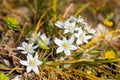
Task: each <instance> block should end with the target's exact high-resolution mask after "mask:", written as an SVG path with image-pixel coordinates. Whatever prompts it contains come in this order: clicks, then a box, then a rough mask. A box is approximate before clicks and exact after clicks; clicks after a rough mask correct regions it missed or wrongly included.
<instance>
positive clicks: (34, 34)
mask: <svg viewBox="0 0 120 80" xmlns="http://www.w3.org/2000/svg"><path fill="white" fill-rule="evenodd" d="M40 34H41V32H38V33H37V34H36V33H30V38H26V40H30V41H31V42H35V41H36V40H38V39H39V37H40Z"/></svg>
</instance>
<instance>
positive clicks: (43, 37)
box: [40, 33, 50, 45]
mask: <svg viewBox="0 0 120 80" xmlns="http://www.w3.org/2000/svg"><path fill="white" fill-rule="evenodd" d="M40 38H41V40H42V41H43V42H44V44H45V45H49V44H50V38H47V37H46V35H45V33H43V34H42V35H41V36H40Z"/></svg>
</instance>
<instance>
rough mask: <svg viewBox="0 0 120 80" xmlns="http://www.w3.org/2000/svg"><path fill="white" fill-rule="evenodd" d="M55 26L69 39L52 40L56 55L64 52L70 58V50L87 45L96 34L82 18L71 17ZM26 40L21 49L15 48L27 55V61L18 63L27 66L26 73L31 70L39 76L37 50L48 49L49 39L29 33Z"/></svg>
mask: <svg viewBox="0 0 120 80" xmlns="http://www.w3.org/2000/svg"><path fill="white" fill-rule="evenodd" d="M55 25H56V26H57V27H59V28H61V29H63V30H64V32H63V34H64V35H67V36H68V37H69V39H67V38H66V37H63V39H62V40H61V39H58V38H55V39H54V42H55V44H56V45H57V46H58V48H57V50H56V53H61V52H64V53H65V55H66V56H71V50H77V49H78V48H79V47H80V45H82V44H84V43H88V40H90V39H91V38H92V37H93V35H95V32H96V31H95V30H94V29H92V28H90V27H89V26H88V24H87V23H86V22H85V21H84V20H83V18H74V17H72V16H71V17H70V18H69V19H67V20H66V21H65V22H62V21H57V22H56V24H55ZM26 40H27V42H25V41H24V42H22V47H17V49H19V50H21V53H22V54H27V60H26V61H24V60H20V63H21V64H22V65H24V66H27V68H26V70H27V73H29V72H30V71H31V70H33V71H34V72H35V73H36V74H39V69H38V66H39V65H41V64H42V63H43V62H42V61H40V60H39V59H38V57H39V56H38V55H39V54H38V48H41V49H49V47H48V45H50V44H51V42H50V38H47V37H46V35H45V34H44V33H43V34H41V32H38V33H37V34H35V33H31V34H30V38H26ZM68 67H69V66H68Z"/></svg>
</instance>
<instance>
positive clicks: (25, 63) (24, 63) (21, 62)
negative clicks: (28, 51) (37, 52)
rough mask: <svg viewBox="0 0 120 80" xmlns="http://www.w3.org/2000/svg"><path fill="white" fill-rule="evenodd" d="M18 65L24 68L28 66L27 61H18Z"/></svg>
mask: <svg viewBox="0 0 120 80" xmlns="http://www.w3.org/2000/svg"><path fill="white" fill-rule="evenodd" d="M20 64H22V65H25V66H28V61H23V60H20Z"/></svg>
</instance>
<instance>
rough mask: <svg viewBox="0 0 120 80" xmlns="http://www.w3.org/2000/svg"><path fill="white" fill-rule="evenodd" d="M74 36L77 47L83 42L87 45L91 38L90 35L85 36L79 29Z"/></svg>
mask: <svg viewBox="0 0 120 80" xmlns="http://www.w3.org/2000/svg"><path fill="white" fill-rule="evenodd" d="M74 35H75V37H77V41H76V44H77V45H80V44H83V43H84V42H85V43H88V40H89V39H91V38H92V36H91V35H86V32H85V31H83V30H82V29H81V28H80V29H79V31H78V33H75V34H74Z"/></svg>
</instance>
